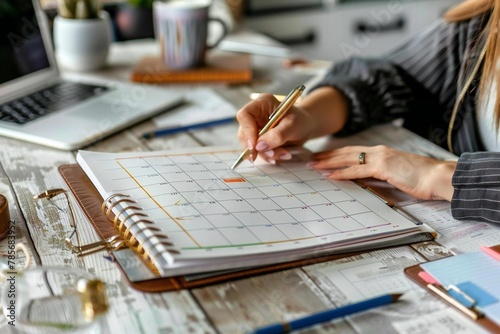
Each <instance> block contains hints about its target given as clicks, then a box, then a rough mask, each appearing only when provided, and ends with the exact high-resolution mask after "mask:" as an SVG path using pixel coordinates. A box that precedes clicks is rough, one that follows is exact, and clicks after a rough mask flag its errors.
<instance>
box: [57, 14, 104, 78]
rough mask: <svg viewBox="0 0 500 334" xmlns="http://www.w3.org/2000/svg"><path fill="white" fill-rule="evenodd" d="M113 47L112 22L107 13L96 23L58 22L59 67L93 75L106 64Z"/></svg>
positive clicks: (78, 21) (89, 20) (61, 20)
mask: <svg viewBox="0 0 500 334" xmlns="http://www.w3.org/2000/svg"><path fill="white" fill-rule="evenodd" d="M110 44H111V20H110V18H109V15H108V13H107V12H105V11H101V12H100V13H99V18H96V19H67V18H64V17H61V16H56V17H55V19H54V47H55V50H56V57H57V62H58V64H59V66H61V67H63V68H66V69H69V70H75V71H90V70H96V69H98V68H101V67H102V66H104V64H106V60H107V58H108V53H109V46H110Z"/></svg>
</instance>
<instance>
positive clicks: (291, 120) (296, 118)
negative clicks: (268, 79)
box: [236, 94, 315, 161]
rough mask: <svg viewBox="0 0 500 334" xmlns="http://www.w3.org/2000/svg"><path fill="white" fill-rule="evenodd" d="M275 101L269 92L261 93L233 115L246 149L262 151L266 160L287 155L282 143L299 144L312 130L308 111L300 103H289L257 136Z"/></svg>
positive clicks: (267, 119) (311, 120) (275, 105)
mask: <svg viewBox="0 0 500 334" xmlns="http://www.w3.org/2000/svg"><path fill="white" fill-rule="evenodd" d="M278 105H279V101H278V100H277V99H276V98H275V97H274V96H273V95H271V94H261V95H260V96H259V97H258V98H257V99H255V100H253V101H252V102H250V103H248V104H247V105H246V106H244V107H243V108H242V109H241V110H240V111H239V112H238V114H237V115H236V119H237V120H238V122H239V123H240V128H239V130H238V138H239V140H240V142H241V143H242V144H243V146H245V147H247V148H248V149H249V150H250V151H253V150H255V151H257V152H258V153H262V154H263V157H264V158H265V159H266V160H268V161H269V160H273V159H281V160H288V159H290V158H291V155H290V153H289V152H288V151H287V150H286V149H285V148H283V147H282V146H287V145H302V144H303V143H304V142H305V141H306V140H308V139H309V138H311V137H312V136H313V134H314V130H313V129H314V123H315V121H314V119H312V118H311V115H310V114H309V113H308V112H307V111H306V110H304V109H302V108H300V107H297V106H292V107H291V108H290V110H289V111H288V112H287V113H286V114H285V116H284V117H283V118H282V119H281V120H280V121H279V123H278V124H277V125H276V126H275V127H274V128H272V129H271V130H269V131H267V132H266V133H265V134H264V135H262V136H261V137H260V138H259V137H258V133H259V131H260V129H262V128H263V127H264V126H265V125H266V124H267V122H268V121H269V115H270V114H271V113H272V112H273V111H274V110H275V109H276V107H277V106H278ZM254 158H255V157H254Z"/></svg>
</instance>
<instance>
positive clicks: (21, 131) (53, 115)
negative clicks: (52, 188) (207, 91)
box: [0, 0, 182, 150]
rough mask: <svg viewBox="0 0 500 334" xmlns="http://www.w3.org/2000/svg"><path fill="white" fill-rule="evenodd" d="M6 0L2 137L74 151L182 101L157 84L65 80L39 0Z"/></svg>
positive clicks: (0, 59) (0, 51) (0, 12)
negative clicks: (96, 83)
mask: <svg viewBox="0 0 500 334" xmlns="http://www.w3.org/2000/svg"><path fill="white" fill-rule="evenodd" d="M4 2H5V3H4ZM2 3H4V5H2V6H0V64H1V70H0V135H2V136H7V137H12V138H16V139H20V140H25V141H30V142H34V143H38V144H41V145H45V146H50V147H54V148H58V149H62V150H73V149H78V148H82V147H84V146H87V145H89V144H91V143H94V142H96V141H98V140H101V139H103V138H104V137H106V136H109V135H111V134H113V133H115V132H117V131H120V130H123V129H124V128H126V127H129V126H130V125H132V124H134V123H137V122H139V121H141V120H144V119H147V118H149V117H151V116H153V115H155V114H157V113H159V112H162V111H165V110H167V109H171V108H173V107H174V106H176V105H178V104H180V103H181V102H182V96H181V94H179V92H175V91H169V90H167V89H161V88H158V87H152V86H145V85H132V84H130V85H128V84H126V85H124V84H112V83H109V84H106V85H101V84H99V85H95V84H87V83H82V82H74V81H68V80H63V79H62V78H61V75H60V72H59V70H58V68H57V64H56V60H55V57H54V52H53V49H52V44H51V40H50V32H49V27H48V24H47V22H46V21H47V20H46V17H45V14H44V12H43V11H42V10H41V9H40V7H39V4H38V0H6V1H3V0H2Z"/></svg>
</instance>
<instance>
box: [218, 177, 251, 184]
mask: <svg viewBox="0 0 500 334" xmlns="http://www.w3.org/2000/svg"><path fill="white" fill-rule="evenodd" d="M222 180H223V181H224V182H225V183H235V182H246V181H245V179H244V178H242V177H232V178H228V179H222Z"/></svg>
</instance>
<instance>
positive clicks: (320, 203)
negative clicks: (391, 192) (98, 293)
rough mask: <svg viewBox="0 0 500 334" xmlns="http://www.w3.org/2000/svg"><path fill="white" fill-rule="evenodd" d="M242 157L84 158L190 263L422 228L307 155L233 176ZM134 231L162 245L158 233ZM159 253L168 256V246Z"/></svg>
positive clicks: (108, 188)
mask: <svg viewBox="0 0 500 334" xmlns="http://www.w3.org/2000/svg"><path fill="white" fill-rule="evenodd" d="M240 153H241V152H240V151H239V150H234V149H232V150H230V149H222V148H221V149H214V148H206V149H205V150H199V149H198V152H190V153H189V152H180V153H173V152H147V153H122V154H119V153H118V154H115V155H112V154H102V153H95V152H80V153H79V155H81V157H80V160H85V164H86V165H87V166H88V167H89V169H90V170H92V172H93V178H94V180H93V182H94V184H95V183H96V181H97V182H98V184H99V185H100V187H101V188H102V189H101V190H100V192H101V195H103V197H104V198H105V196H106V195H109V194H113V193H125V194H128V195H130V196H131V197H132V198H133V199H134V200H136V201H137V203H138V205H139V206H140V207H141V212H143V213H145V214H147V215H148V216H149V219H150V220H152V221H154V222H155V227H158V228H159V229H161V231H162V233H163V234H165V235H167V236H168V238H169V239H170V240H171V242H172V244H173V245H174V246H175V248H176V250H177V251H178V252H179V254H178V255H177V257H182V258H183V259H200V258H204V257H206V258H211V257H227V256H234V255H245V254H259V253H269V252H273V251H276V252H278V251H287V250H297V249H300V248H310V247H317V246H322V245H326V244H338V245H344V244H346V243H352V242H356V241H357V240H363V241H366V240H370V239H373V240H375V239H378V238H382V237H384V236H386V235H394V234H397V233H403V232H405V231H408V230H417V229H418V228H417V227H416V225H415V224H414V223H413V222H411V221H409V220H407V219H406V218H404V217H403V216H402V215H400V214H399V213H397V212H396V211H395V210H393V209H391V208H390V207H389V206H387V205H385V203H384V202H383V201H382V200H381V199H380V198H378V197H376V196H375V195H373V194H371V193H370V192H369V191H367V190H365V189H362V188H361V187H359V186H358V185H356V184H355V183H353V182H350V181H340V182H339V181H332V180H329V179H327V178H326V177H324V176H323V175H322V173H321V172H320V171H317V170H314V169H312V168H310V167H309V166H308V165H307V160H308V156H309V155H310V153H309V152H307V151H305V150H302V151H299V153H298V154H294V158H293V160H291V161H287V162H281V163H279V164H276V165H273V164H267V163H264V162H258V163H255V164H253V163H251V162H250V161H245V162H243V163H242V164H241V165H240V166H239V167H238V168H237V169H236V170H231V169H230V166H231V165H232V164H233V162H234V161H235V160H236V158H237V157H238V155H239V154H240ZM296 153H297V152H296ZM82 157H83V159H82ZM79 162H80V161H79ZM85 164H84V165H85ZM84 169H85V168H84ZM87 174H88V173H87ZM98 188H99V187H98ZM135 233H136V234H141V233H142V234H144V235H146V236H147V237H148V240H149V241H148V242H149V243H150V244H151V245H153V244H154V236H151V232H149V231H141V230H140V229H139V231H136V232H135ZM145 247H147V245H146V246H145ZM152 247H153V246H152ZM154 247H157V246H154ZM159 247H160V249H159V250H157V253H162V251H164V249H162V247H166V246H162V245H160V246H159ZM166 248H167V247H166Z"/></svg>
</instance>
